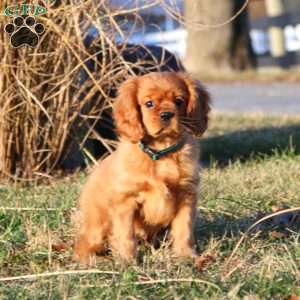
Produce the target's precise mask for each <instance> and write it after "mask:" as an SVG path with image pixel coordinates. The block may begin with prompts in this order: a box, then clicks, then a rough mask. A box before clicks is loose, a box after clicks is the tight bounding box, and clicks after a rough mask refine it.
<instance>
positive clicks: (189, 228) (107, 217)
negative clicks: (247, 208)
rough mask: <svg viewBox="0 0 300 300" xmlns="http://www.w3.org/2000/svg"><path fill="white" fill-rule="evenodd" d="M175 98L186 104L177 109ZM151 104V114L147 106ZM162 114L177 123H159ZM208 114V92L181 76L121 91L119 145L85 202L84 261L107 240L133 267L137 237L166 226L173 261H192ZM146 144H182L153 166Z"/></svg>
mask: <svg viewBox="0 0 300 300" xmlns="http://www.w3.org/2000/svg"><path fill="white" fill-rule="evenodd" d="M176 96H180V97H181V98H182V99H183V100H184V103H183V104H182V105H181V106H180V107H177V106H176V105H175V97H176ZM150 99H151V100H153V102H154V104H155V105H154V107H153V108H147V107H146V106H145V103H146V102H147V101H149V100H150ZM162 111H168V112H173V113H175V116H174V117H173V118H172V119H171V120H170V121H167V122H166V121H162V120H161V119H160V118H159V114H160V113H161V112H162ZM208 112H209V96H208V94H207V92H206V91H205V89H204V88H203V87H202V86H201V85H200V84H199V83H198V82H196V81H195V80H193V79H191V78H190V77H189V76H188V75H186V74H183V73H150V74H147V75H144V76H140V77H133V78H130V79H128V80H127V81H125V82H124V83H123V84H122V85H121V87H120V89H119V95H118V98H117V100H116V102H115V105H114V118H115V121H116V127H117V131H118V133H119V135H120V140H121V141H120V144H119V146H118V148H117V150H116V151H115V152H114V153H113V154H112V155H110V156H109V157H107V158H106V159H104V160H103V161H102V162H100V164H99V166H97V167H96V168H95V170H94V171H93V173H92V174H91V175H90V177H89V179H88V181H87V183H86V185H85V186H84V188H83V191H82V194H81V198H80V209H81V212H82V216H83V220H82V225H81V228H80V232H79V234H78V237H77V241H76V246H75V256H76V258H77V259H78V260H79V261H81V262H84V263H89V262H90V261H91V260H90V259H91V257H92V256H93V254H94V253H95V252H96V251H100V250H101V249H102V248H103V246H104V242H105V241H108V242H109V245H110V247H111V248H112V249H113V250H114V251H115V252H116V253H117V254H118V255H120V256H121V257H122V258H123V259H125V260H127V261H130V260H132V259H133V258H134V257H135V255H136V239H137V238H143V239H148V238H149V237H151V236H153V234H155V232H157V231H159V230H160V229H162V228H163V227H166V226H169V225H170V226H171V238H172V243H173V252H174V254H175V255H176V256H191V255H193V223H194V218H195V212H196V202H197V190H198V182H199V170H198V141H197V140H196V139H195V136H200V135H202V134H203V132H204V131H205V130H206V128H207V121H208V116H207V115H208ZM182 123H184V124H185V125H183V124H182ZM142 138H144V139H145V140H146V141H147V142H148V143H149V145H150V146H151V147H152V148H155V149H164V148H166V147H168V146H170V145H173V144H175V143H177V142H178V141H179V140H180V139H182V138H183V139H184V145H183V147H182V148H181V149H179V150H178V151H176V152H174V153H169V154H168V155H167V156H164V157H162V158H161V159H160V160H157V161H153V160H151V159H150V157H149V156H148V155H146V154H145V153H144V152H143V151H142V150H141V149H140V148H139V146H138V144H137V142H138V141H139V140H140V139H142Z"/></svg>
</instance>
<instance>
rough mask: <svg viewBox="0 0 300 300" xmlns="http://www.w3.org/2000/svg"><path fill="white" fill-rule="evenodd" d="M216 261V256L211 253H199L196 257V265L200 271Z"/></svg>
mask: <svg viewBox="0 0 300 300" xmlns="http://www.w3.org/2000/svg"><path fill="white" fill-rule="evenodd" d="M215 261H216V258H215V257H214V256H213V255H210V254H203V255H199V256H198V257H197V258H196V259H195V266H196V268H197V270H198V271H199V272H203V271H204V270H206V269H207V267H208V266H209V265H211V264H212V263H213V262H215Z"/></svg>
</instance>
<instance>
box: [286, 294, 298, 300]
mask: <svg viewBox="0 0 300 300" xmlns="http://www.w3.org/2000/svg"><path fill="white" fill-rule="evenodd" d="M284 300H300V297H299V296H297V295H290V296H288V297H286V298H284Z"/></svg>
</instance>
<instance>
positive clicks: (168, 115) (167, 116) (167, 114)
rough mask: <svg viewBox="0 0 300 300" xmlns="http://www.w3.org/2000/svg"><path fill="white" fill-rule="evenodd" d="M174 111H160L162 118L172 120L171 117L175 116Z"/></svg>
mask: <svg viewBox="0 0 300 300" xmlns="http://www.w3.org/2000/svg"><path fill="white" fill-rule="evenodd" d="M174 115H175V114H174V113H172V112H170V111H164V112H162V113H160V118H161V119H162V120H163V121H168V120H170V119H171V118H173V117H174Z"/></svg>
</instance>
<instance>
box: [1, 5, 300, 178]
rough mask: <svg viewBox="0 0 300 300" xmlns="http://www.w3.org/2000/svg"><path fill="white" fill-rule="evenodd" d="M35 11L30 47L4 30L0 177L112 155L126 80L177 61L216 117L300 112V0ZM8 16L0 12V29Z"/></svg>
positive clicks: (43, 174)
mask: <svg viewBox="0 0 300 300" xmlns="http://www.w3.org/2000/svg"><path fill="white" fill-rule="evenodd" d="M30 3H31V2H30ZM0 4H1V7H2V11H4V9H5V7H7V6H9V5H18V4H16V3H15V2H14V1H0ZM31 4H32V5H42V6H44V7H46V8H47V13H46V14H45V15H38V16H36V19H37V21H39V22H41V23H42V24H44V26H45V28H46V31H45V33H44V34H43V35H41V36H40V42H39V44H38V46H37V47H36V48H30V47H20V48H13V47H12V46H11V45H10V43H9V39H10V36H8V34H7V33H5V32H4V30H1V32H0V55H1V72H0V83H1V84H0V93H1V107H0V115H1V116H2V117H1V122H0V175H1V178H3V179H4V180H10V179H13V180H16V179H18V178H23V179H24V178H25V179H26V180H36V179H39V178H48V177H49V176H50V177H51V176H52V175H53V174H54V173H55V172H57V170H58V169H63V170H73V169H76V168H80V167H84V166H86V165H89V164H90V163H93V162H95V161H96V160H97V159H98V158H100V157H101V156H102V155H103V154H105V153H107V152H109V151H113V148H114V146H115V139H116V136H115V134H114V132H113V123H112V118H111V104H112V103H113V99H114V97H115V94H116V89H117V87H118V85H119V84H120V83H121V82H122V81H123V80H124V79H125V78H126V77H127V76H128V75H133V74H142V73H145V72H149V71H155V70H159V71H162V70H167V69H172V70H175V71H177V70H179V69H180V68H181V67H180V65H181V64H183V65H184V67H185V68H186V70H187V71H188V72H190V73H191V74H193V75H194V76H195V77H196V78H197V79H199V80H201V81H202V82H203V83H204V84H205V85H206V86H207V87H208V90H209V91H210V93H211V95H212V98H213V102H212V112H213V114H214V113H219V112H220V113H238V114H241V113H245V114H251V113H252V114H266V115H277V116H278V115H296V116H297V115H299V114H300V105H299V99H298V95H299V94H300V87H299V84H298V82H299V79H300V68H299V61H300V60H299V57H300V56H299V53H300V52H299V51H300V0H251V1H246V0H222V1H217V0H213V1H208V0H197V1H194V0H182V1H181V0H164V1H163V0H156V1H148V0H110V1H107V0H102V1H79V0H76V1H75V0H66V1H58V0H55V1H46V0H44V1H43V0H41V1H32V3H31ZM17 13H18V11H17V10H16V14H17ZM12 20H13V17H7V16H5V15H3V14H2V15H1V28H4V26H5V25H6V24H7V23H8V22H12ZM160 47H161V48H160ZM163 49H166V50H168V51H167V52H164V50H163ZM173 54H174V55H175V56H176V57H174V56H173ZM287 137H288V136H287Z"/></svg>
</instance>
